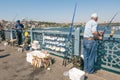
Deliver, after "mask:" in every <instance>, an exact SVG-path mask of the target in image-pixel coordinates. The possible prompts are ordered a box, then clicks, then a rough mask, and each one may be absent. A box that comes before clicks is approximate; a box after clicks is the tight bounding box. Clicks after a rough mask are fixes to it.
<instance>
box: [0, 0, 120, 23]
mask: <svg viewBox="0 0 120 80" xmlns="http://www.w3.org/2000/svg"><path fill="white" fill-rule="evenodd" d="M76 1H77V2H78V6H77V12H76V15H75V22H86V21H88V20H89V19H90V15H91V14H92V13H94V12H96V13H98V15H99V22H101V21H102V22H103V21H109V20H110V19H111V18H112V17H113V15H114V14H115V13H116V12H118V15H117V16H116V18H115V19H114V21H119V22H120V0H0V10H1V11H0V19H5V20H10V21H12V20H13V18H14V17H15V16H16V20H17V19H22V18H26V19H28V20H40V21H51V22H71V19H72V16H73V10H74V6H75V3H76Z"/></svg>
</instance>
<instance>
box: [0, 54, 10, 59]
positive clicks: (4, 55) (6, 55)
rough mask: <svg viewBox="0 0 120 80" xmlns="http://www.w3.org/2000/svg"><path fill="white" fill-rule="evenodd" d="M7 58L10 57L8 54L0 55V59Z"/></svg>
mask: <svg viewBox="0 0 120 80" xmlns="http://www.w3.org/2000/svg"><path fill="white" fill-rule="evenodd" d="M7 56H10V54H5V55H2V56H1V55H0V58H4V57H7Z"/></svg>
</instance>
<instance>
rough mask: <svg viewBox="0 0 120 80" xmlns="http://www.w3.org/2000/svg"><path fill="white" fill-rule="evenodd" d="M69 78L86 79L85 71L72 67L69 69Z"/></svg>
mask: <svg viewBox="0 0 120 80" xmlns="http://www.w3.org/2000/svg"><path fill="white" fill-rule="evenodd" d="M69 78H70V79H71V80H84V78H85V72H84V71H82V70H79V69H77V68H72V69H70V70H69Z"/></svg>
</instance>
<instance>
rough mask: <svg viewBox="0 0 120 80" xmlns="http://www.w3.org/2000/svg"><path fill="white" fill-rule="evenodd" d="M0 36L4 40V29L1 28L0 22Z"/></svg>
mask: <svg viewBox="0 0 120 80" xmlns="http://www.w3.org/2000/svg"><path fill="white" fill-rule="evenodd" d="M0 37H1V40H2V41H3V40H5V34H4V29H3V25H2V24H1V23H0Z"/></svg>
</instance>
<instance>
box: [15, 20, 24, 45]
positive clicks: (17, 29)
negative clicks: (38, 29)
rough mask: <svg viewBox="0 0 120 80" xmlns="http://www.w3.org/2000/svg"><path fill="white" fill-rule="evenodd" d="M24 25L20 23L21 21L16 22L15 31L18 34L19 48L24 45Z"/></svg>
mask: <svg viewBox="0 0 120 80" xmlns="http://www.w3.org/2000/svg"><path fill="white" fill-rule="evenodd" d="M23 28H24V25H23V24H22V23H21V22H20V20H17V21H16V25H15V30H16V32H17V41H18V46H19V45H21V44H22V32H23Z"/></svg>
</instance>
